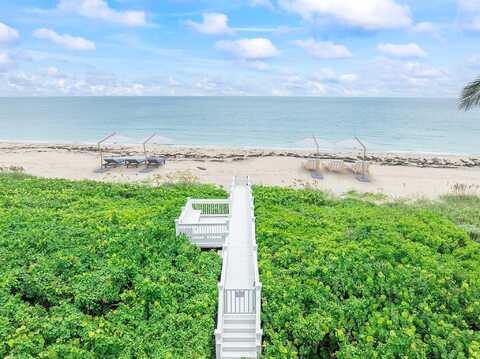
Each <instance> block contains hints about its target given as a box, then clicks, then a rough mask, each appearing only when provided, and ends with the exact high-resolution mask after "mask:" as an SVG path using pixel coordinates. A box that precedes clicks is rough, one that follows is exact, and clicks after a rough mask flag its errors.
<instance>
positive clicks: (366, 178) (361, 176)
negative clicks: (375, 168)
mask: <svg viewBox="0 0 480 359" xmlns="http://www.w3.org/2000/svg"><path fill="white" fill-rule="evenodd" d="M351 170H352V172H353V173H354V174H355V178H356V179H357V180H359V181H360V182H370V163H369V162H367V161H357V162H355V163H354V164H353V165H352V168H351Z"/></svg>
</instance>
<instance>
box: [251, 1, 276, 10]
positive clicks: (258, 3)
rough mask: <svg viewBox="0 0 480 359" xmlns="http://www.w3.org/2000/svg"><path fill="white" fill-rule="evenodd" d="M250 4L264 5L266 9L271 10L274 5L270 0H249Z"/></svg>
mask: <svg viewBox="0 0 480 359" xmlns="http://www.w3.org/2000/svg"><path fill="white" fill-rule="evenodd" d="M249 4H250V6H261V7H266V8H267V9H270V10H273V9H274V6H273V4H272V2H271V1H270V0H250V1H249Z"/></svg>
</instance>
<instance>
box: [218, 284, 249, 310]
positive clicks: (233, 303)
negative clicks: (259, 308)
mask: <svg viewBox="0 0 480 359" xmlns="http://www.w3.org/2000/svg"><path fill="white" fill-rule="evenodd" d="M255 307H256V300H255V289H225V290H224V295H223V313H225V314H253V313H255Z"/></svg>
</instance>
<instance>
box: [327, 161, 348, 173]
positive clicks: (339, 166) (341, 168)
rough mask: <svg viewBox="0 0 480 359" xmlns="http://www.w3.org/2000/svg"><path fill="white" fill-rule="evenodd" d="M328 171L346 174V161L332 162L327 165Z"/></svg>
mask: <svg viewBox="0 0 480 359" xmlns="http://www.w3.org/2000/svg"><path fill="white" fill-rule="evenodd" d="M327 169H328V170H329V171H330V172H337V173H341V172H345V170H346V169H347V166H346V165H345V161H343V160H331V161H329V162H328V163H327Z"/></svg>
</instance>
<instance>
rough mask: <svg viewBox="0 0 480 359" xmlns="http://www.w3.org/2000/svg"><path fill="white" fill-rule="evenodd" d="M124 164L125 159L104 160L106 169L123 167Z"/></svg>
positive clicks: (109, 158)
mask: <svg viewBox="0 0 480 359" xmlns="http://www.w3.org/2000/svg"><path fill="white" fill-rule="evenodd" d="M124 164H125V158H124V157H105V158H104V159H103V167H105V168H108V167H118V166H123V165H124Z"/></svg>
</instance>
